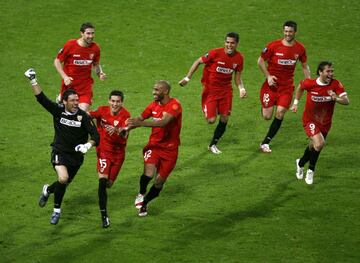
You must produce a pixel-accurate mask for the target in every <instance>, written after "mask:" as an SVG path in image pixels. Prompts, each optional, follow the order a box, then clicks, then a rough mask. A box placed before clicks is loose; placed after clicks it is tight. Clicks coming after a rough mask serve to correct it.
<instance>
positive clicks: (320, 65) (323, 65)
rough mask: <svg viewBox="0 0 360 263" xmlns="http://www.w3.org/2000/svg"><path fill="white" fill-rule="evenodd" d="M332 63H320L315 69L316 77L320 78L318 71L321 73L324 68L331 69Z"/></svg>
mask: <svg viewBox="0 0 360 263" xmlns="http://www.w3.org/2000/svg"><path fill="white" fill-rule="evenodd" d="M332 65H333V63H332V62H331V61H326V60H325V61H321V62H320V63H319V65H318V67H317V70H316V75H318V76H320V71H323V70H324V69H325V67H326V66H329V67H331V66H332Z"/></svg>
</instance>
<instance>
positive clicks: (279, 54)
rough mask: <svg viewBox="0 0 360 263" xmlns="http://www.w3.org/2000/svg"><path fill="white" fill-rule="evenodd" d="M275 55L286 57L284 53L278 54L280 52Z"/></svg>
mask: <svg viewBox="0 0 360 263" xmlns="http://www.w3.org/2000/svg"><path fill="white" fill-rule="evenodd" d="M275 55H276V56H284V54H283V53H278V52H276V53H275Z"/></svg>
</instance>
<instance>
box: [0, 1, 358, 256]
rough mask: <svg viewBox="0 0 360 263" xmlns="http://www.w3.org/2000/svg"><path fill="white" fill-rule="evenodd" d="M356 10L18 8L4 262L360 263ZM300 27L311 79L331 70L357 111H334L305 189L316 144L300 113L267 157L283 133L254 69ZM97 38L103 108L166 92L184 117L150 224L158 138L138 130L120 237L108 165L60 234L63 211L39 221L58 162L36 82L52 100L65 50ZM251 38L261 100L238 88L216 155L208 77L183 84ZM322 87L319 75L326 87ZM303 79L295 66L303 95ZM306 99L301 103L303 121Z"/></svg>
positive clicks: (7, 140)
mask: <svg viewBox="0 0 360 263" xmlns="http://www.w3.org/2000/svg"><path fill="white" fill-rule="evenodd" d="M359 10H360V4H359V2H358V1H335V0H331V1H309V0H305V1H289V0H285V1H265V0H262V1H227V0H226V1H213V0H210V1H203V0H199V1H187V0H186V1H185V0H179V1H161V0H157V1H131V2H129V1H103V2H93V1H90V2H86V3H84V2H81V1H56V2H52V1H40V0H34V1H23V0H15V1H7V2H4V3H2V4H1V16H0V23H1V25H2V27H1V30H0V38H1V39H2V52H1V54H2V56H1V57H2V59H1V60H0V68H1V72H2V76H1V78H0V112H1V115H0V123H1V125H0V134H1V140H0V186H1V187H0V262H359V260H360V250H359V247H360V223H359V218H360V210H359V199H360V192H359V188H360V184H359V178H358V170H359V165H358V164H359V154H360V148H359V146H358V134H359V131H360V125H359V118H358V112H359V95H360V92H359V89H358V85H359V83H360V77H359V74H358V71H359V66H358V62H357V59H356V58H357V57H358V54H359V51H360V48H359V45H358V43H359V41H360V37H359V34H358V32H359V31H360V30H359V25H360V21H359V18H358V14H359ZM287 19H293V20H295V21H297V22H298V25H299V29H298V35H297V37H298V39H299V40H300V41H302V42H303V43H304V44H305V46H306V48H307V54H308V59H309V64H310V66H311V69H312V72H313V73H314V71H315V68H316V66H317V64H318V62H319V61H321V60H324V59H329V60H332V61H333V62H334V63H335V73H336V76H337V78H338V79H339V80H341V81H342V82H343V84H344V86H345V87H346V89H347V91H348V94H349V98H350V102H351V104H350V106H348V107H342V106H341V105H337V107H336V110H335V116H334V123H333V127H332V130H331V132H330V134H329V136H328V139H327V146H326V147H325V149H324V150H323V152H322V153H321V155H320V158H319V162H318V165H317V171H316V175H315V179H314V180H315V181H314V185H312V186H308V185H306V184H305V183H304V182H303V181H297V180H296V178H295V175H294V160H295V159H296V158H297V157H299V156H300V155H301V154H302V153H303V150H304V148H305V145H306V144H307V139H306V137H305V133H304V131H303V130H302V125H301V113H298V114H293V113H287V115H286V117H285V121H284V123H283V126H282V128H281V130H280V131H279V133H278V135H277V136H276V138H275V139H274V141H273V143H272V148H273V153H271V154H270V155H263V154H260V153H259V152H258V151H257V148H258V145H259V143H260V141H261V140H262V138H263V136H264V135H265V133H266V131H267V129H268V126H269V125H270V122H265V121H263V120H262V119H261V116H260V114H259V112H260V102H259V99H258V92H259V88H260V86H261V84H262V82H263V79H264V78H263V76H262V74H261V73H260V70H259V69H258V68H257V65H256V60H257V57H258V56H259V54H260V51H261V50H262V48H263V47H264V46H265V44H266V43H268V42H269V41H272V40H274V39H276V38H281V37H282V32H281V31H282V29H281V27H282V23H283V22H284V21H285V20H287ZM87 20H89V21H92V22H93V23H94V24H95V26H96V39H95V40H96V41H97V42H98V43H99V44H100V46H101V48H102V58H101V64H102V65H103V68H104V71H105V72H106V73H107V74H108V79H107V80H106V81H105V82H99V81H98V80H97V81H96V83H95V89H94V91H95V103H94V107H97V106H98V105H102V104H105V103H106V98H107V95H108V93H109V92H110V91H111V90H112V89H114V88H119V89H121V90H123V91H124V93H125V95H126V98H125V104H126V107H127V108H128V110H129V111H130V112H131V113H132V115H133V116H137V115H139V114H140V113H141V111H142V110H143V109H144V108H145V106H146V105H147V104H148V103H149V102H150V101H151V99H152V96H151V88H152V85H153V83H154V82H155V80H157V79H167V80H169V81H170V82H171V83H172V84H173V89H172V95H173V96H174V97H177V98H178V99H179V100H180V101H181V103H182V105H183V111H184V114H183V130H182V136H181V138H182V146H181V148H180V156H179V160H178V164H177V167H176V169H175V170H174V172H173V173H172V175H171V176H170V178H169V180H168V182H167V184H166V186H165V188H164V191H163V192H162V193H161V195H160V197H159V198H158V199H156V200H154V202H152V203H151V204H150V207H149V216H148V217H146V218H139V217H138V216H137V211H136V210H135V209H134V207H133V201H134V197H135V195H136V193H137V190H138V178H139V175H140V174H141V173H142V147H143V145H144V144H145V143H146V142H147V139H148V136H149V132H150V130H149V129H145V128H143V129H138V130H134V131H133V132H132V134H131V136H130V138H129V142H128V148H127V157H126V161H125V163H124V166H123V169H122V170H121V174H120V176H119V178H118V180H117V182H116V184H115V185H114V187H113V188H112V189H111V190H110V191H108V196H109V202H108V208H109V213H110V218H111V223H112V225H111V227H110V228H109V229H106V230H104V229H102V228H101V227H100V216H99V212H98V205H97V181H98V180H97V175H96V158H95V152H94V151H92V152H90V153H89V154H87V156H86V161H85V163H84V165H83V167H82V168H81V170H80V172H79V173H78V175H77V177H76V179H75V181H74V183H73V184H71V186H70V187H69V188H68V191H67V193H66V195H65V198H64V202H63V207H62V209H63V214H62V217H61V219H60V222H59V224H58V225H57V226H51V225H50V224H49V219H50V214H51V210H52V209H51V206H52V205H51V201H52V199H51V200H50V203H49V204H48V206H47V207H45V208H44V209H40V208H39V207H38V206H37V201H38V197H39V193H40V189H41V187H42V185H43V184H44V183H46V182H52V181H53V180H55V174H54V172H53V170H52V168H51V165H50V163H49V158H50V149H49V144H50V142H51V140H52V137H53V128H52V119H51V117H50V115H49V114H48V113H46V112H45V111H44V110H43V109H42V108H41V107H40V106H39V105H38V104H37V103H36V101H35V99H34V97H33V95H32V93H31V91H30V88H29V85H28V83H27V81H26V80H25V79H24V77H23V72H24V71H25V70H26V69H27V68H29V67H34V68H35V69H36V70H37V72H38V79H39V82H40V83H41V85H42V87H43V89H44V90H45V92H46V94H47V95H49V96H50V97H52V98H55V95H56V94H57V92H58V90H59V87H60V78H59V76H58V74H57V72H56V70H55V68H54V67H53V64H52V63H53V59H54V57H55V55H56V53H57V51H58V50H59V49H60V48H61V47H62V45H63V44H64V43H65V41H66V40H67V39H70V38H76V37H78V28H79V26H80V24H81V23H82V22H84V21H87ZM228 31H237V32H239V34H240V39H241V43H240V47H239V50H240V51H241V52H242V53H243V54H244V56H245V69H244V72H243V80H244V83H245V86H246V88H247V90H248V93H249V98H248V99H246V100H239V99H238V98H237V96H238V91H237V90H235V93H234V94H235V97H234V102H233V112H232V116H231V118H230V122H229V125H228V128H227V131H226V133H225V135H224V137H223V139H222V140H221V142H220V144H219V148H220V149H221V150H222V151H223V154H222V155H221V156H213V155H211V154H209V153H208V152H207V150H206V146H207V144H208V142H209V140H210V137H211V136H212V132H213V129H214V128H215V126H209V125H207V124H206V123H205V121H204V120H203V116H202V113H201V109H200V92H201V89H200V83H199V80H200V77H201V72H200V70H199V71H198V72H197V73H196V74H195V76H194V78H193V79H192V80H191V82H190V83H189V85H188V86H187V87H186V88H181V87H179V86H178V85H177V84H176V83H177V82H178V81H179V80H180V79H181V78H182V77H184V75H185V73H186V72H187V70H188V68H189V67H190V65H191V64H192V62H193V61H194V60H195V59H197V58H198V57H199V56H201V55H202V54H203V53H205V52H206V51H207V50H209V49H211V48H214V47H218V46H221V45H222V44H223V38H224V35H225V33H226V32H228ZM313 76H314V74H313ZM301 78H302V73H301V70H300V67H298V68H297V72H296V82H298V81H299V80H300V79H301ZM303 104H304V101H302V102H301V106H300V107H301V109H302V108H303Z"/></svg>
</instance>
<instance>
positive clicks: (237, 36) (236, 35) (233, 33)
mask: <svg viewBox="0 0 360 263" xmlns="http://www.w3.org/2000/svg"><path fill="white" fill-rule="evenodd" d="M228 37H231V38H235V41H236V43H239V34H238V33H236V32H229V33H227V34H226V36H225V40H226V38H228Z"/></svg>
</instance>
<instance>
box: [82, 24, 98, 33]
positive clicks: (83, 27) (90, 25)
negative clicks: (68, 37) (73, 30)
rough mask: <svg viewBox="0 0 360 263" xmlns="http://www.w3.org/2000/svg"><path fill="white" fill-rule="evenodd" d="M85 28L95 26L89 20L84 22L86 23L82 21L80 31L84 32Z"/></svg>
mask: <svg viewBox="0 0 360 263" xmlns="http://www.w3.org/2000/svg"><path fill="white" fill-rule="evenodd" d="M87 28H93V29H95V27H94V26H93V24H91V23H90V22H86V23H84V24H82V25H81V27H80V31H81V32H83V33H84V32H85V30H86V29H87Z"/></svg>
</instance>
